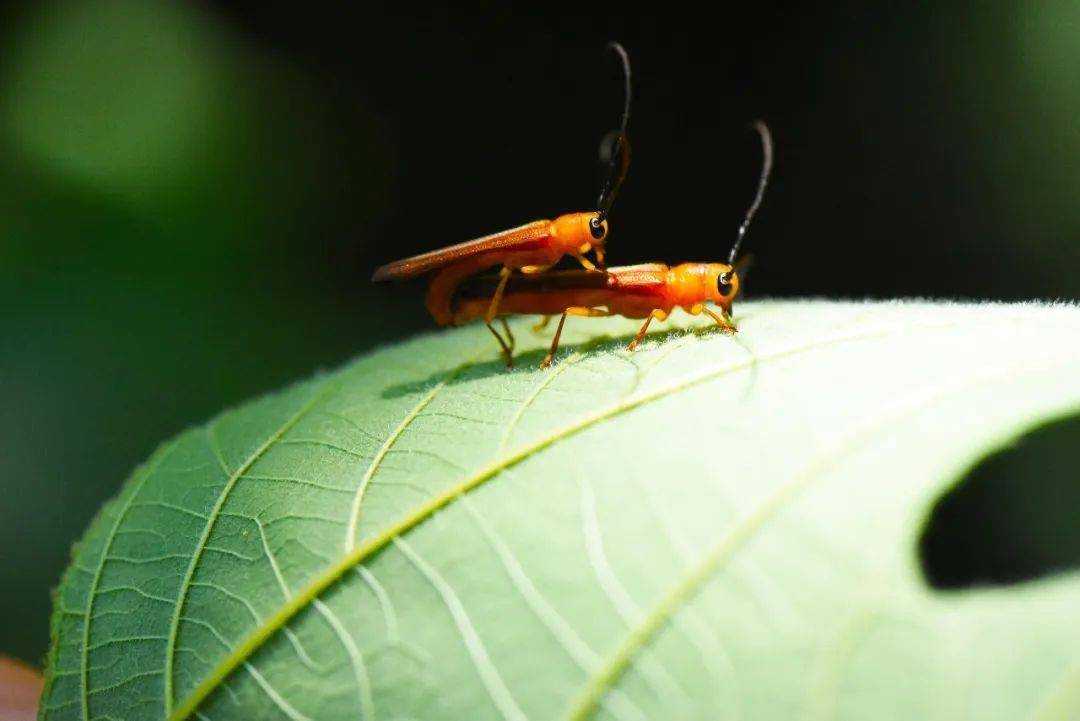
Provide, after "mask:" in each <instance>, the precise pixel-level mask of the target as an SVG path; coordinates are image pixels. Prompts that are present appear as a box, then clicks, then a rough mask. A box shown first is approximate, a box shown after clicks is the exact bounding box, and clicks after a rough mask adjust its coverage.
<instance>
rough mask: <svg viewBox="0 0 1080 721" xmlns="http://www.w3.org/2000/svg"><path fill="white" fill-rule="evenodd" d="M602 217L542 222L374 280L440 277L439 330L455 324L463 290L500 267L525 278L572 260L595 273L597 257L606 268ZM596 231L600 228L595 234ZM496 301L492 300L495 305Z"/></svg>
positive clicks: (433, 302)
mask: <svg viewBox="0 0 1080 721" xmlns="http://www.w3.org/2000/svg"><path fill="white" fill-rule="evenodd" d="M596 218H597V213H568V214H566V215H560V216H559V217H558V218H556V219H555V220H537V221H534V222H532V223H529V224H528V225H523V226H521V227H518V228H514V229H512V230H506V231H503V232H501V233H495V234H494V235H488V236H484V237H483V238H477V239H475V240H469V241H466V242H464V243H458V244H457V245H451V246H449V247H447V248H441V249H439V250H436V251H432V252H430V253H424V254H422V255H417V256H413V257H412V258H406V259H404V260H399V261H396V262H394V263H388V264H387V265H384V266H382V267H381V268H379V269H378V270H376V271H375V274H374V275H373V276H372V280H375V281H382V280H397V279H400V278H411V277H413V276H417V275H421V274H423V273H428V272H434V273H435V274H434V276H433V277H432V279H431V282H430V284H429V285H428V290H427V308H428V311H429V312H430V313H431V315H432V317H433V318H434V319H435V322H436V323H438V324H439V325H450V324H452V323H453V314H452V313H451V309H450V303H451V299H452V298H453V296H454V291H455V290H456V289H457V287H458V285H459V284H460V283H461V282H462V281H463V280H465V279H466V278H469V277H471V276H474V275H477V274H478V273H482V272H484V271H485V270H488V269H489V268H493V267H495V266H499V265H501V266H503V267H504V268H507V269H509V270H520V271H523V272H525V273H538V272H541V271H544V270H547V269H548V268H550V267H551V266H553V265H555V264H556V263H558V262H559V261H560V260H562V258H563V256H565V255H570V256H573V257H575V258H578V259H579V260H580V261H581V263H582V265H584V266H585V267H587V268H591V267H592V263H590V262H589V261H588V260H586V259H585V254H586V253H588V252H589V251H595V254H596V259H597V262H598V263H601V264H602V262H603V257H604V256H603V248H604V240H605V239H606V238H607V230H608V226H607V221H599V223H598V224H597V223H595V221H596ZM594 226H596V228H595V230H594ZM489 300H490V299H489Z"/></svg>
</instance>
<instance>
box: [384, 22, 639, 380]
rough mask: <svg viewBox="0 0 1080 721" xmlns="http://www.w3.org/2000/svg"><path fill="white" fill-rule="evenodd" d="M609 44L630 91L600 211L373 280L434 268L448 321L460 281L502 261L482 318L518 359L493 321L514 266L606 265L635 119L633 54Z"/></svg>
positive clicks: (431, 296) (544, 223)
mask: <svg viewBox="0 0 1080 721" xmlns="http://www.w3.org/2000/svg"><path fill="white" fill-rule="evenodd" d="M608 48H609V49H611V50H613V51H614V52H615V53H616V54H617V55H618V56H619V59H620V60H621V61H622V68H623V76H624V79H625V95H624V102H623V112H622V122H621V125H620V128H619V130H617V131H613V133H612V134H609V136H610V135H613V136H614V139H613V142H612V143H611V144H610V146H609V147H610V155H611V157H610V161H609V165H608V171H607V178H606V180H605V182H604V185H603V187H602V189H601V191H600V197H599V200H598V201H597V209H596V210H595V211H592V212H585V213H568V214H566V215H560V216H559V217H557V218H555V220H537V221H533V222H532V223H529V224H527V225H522V226H520V227H517V228H513V229H511V230H504V231H502V232H501V233H494V234H492V235H486V236H484V237H482V238H476V239H474V240H468V241H465V242H464V243H458V244H457V245H451V246H449V247H446V248H442V249H440V250H434V251H431V252H430V253H423V254H421V255H416V256H413V257H411V258H405V259H404V260H398V261H395V262H393V263H388V264H386V265H384V266H382V267H381V268H379V269H378V270H376V271H375V274H374V275H373V276H372V278H371V279H372V280H373V281H384V280H399V279H404V278H412V277H415V276H418V275H422V274H424V273H429V272H434V276H433V277H432V278H431V281H430V283H429V285H428V289H427V296H426V304H427V308H428V312H430V313H431V315H432V317H433V318H434V319H435V322H436V323H438V324H439V325H442V326H446V325H451V324H453V321H454V318H453V314H452V313H451V310H450V306H451V301H452V298H453V296H454V291H455V290H456V289H457V287H458V285H459V284H460V283H461V282H462V281H463V280H465V279H466V278H469V277H470V276H474V275H476V274H478V273H481V272H483V271H485V270H487V269H488V268H492V267H494V266H497V265H502V270H501V271H500V272H499V275H498V279H497V284H496V286H495V288H494V290H493V292H492V294H491V297H490V299H489V302H488V307H487V309H486V310H485V311H484V313H482V314H481V315H480V316H478V317H483V318H484V319H485V322H486V323H487V327H488V329H489V330H490V331H491V332H492V334H493V335H494V336H495V339H496V340H497V341H498V342H499V346H500V347H501V348H502V351H503V355H504V356H505V357H506V361H507V364H510V363H512V360H513V345H514V337H513V335H512V334H511V333H510V327H509V326H508V325H507V324H506V320H505V319H503V321H502V323H503V329H504V330H505V331H506V336H507V339H506V340H503V338H502V336H501V335H500V334H499V332H498V331H497V330H495V327H494V326H493V325H492V322H493V321H494V320H495V318H496V317H499V306H500V302H501V300H502V296H503V292H504V290H505V288H506V284H507V282H508V281H509V280H510V276H511V275H512V273H513V271H515V270H517V271H520V272H521V273H524V274H526V275H536V274H538V273H543V272H544V271H546V270H548V269H549V268H551V267H552V266H553V265H555V264H556V263H558V262H559V261H560V260H561V259H562V258H563V256H565V255H569V256H572V257H574V258H576V259H577V260H578V262H580V263H581V265H582V266H583V267H584V268H586V269H587V270H588V271H591V272H596V266H597V265H598V266H600V267H601V268H602V267H603V265H604V242H605V240H606V239H607V235H608V221H607V217H608V214H609V213H610V211H611V207H612V205H613V204H614V202H615V196H616V195H617V194H618V192H619V188H620V186H621V185H622V183H623V180H624V179H625V178H626V173H627V171H628V170H629V167H630V141H629V139H628V137H627V135H626V128H627V124H628V123H629V121H630V59H629V57H628V56H627V54H626V50H624V49H623V47H622V46H621V45H619V44H618V43H610V44H609V45H608ZM590 251H593V252H594V253H595V257H596V264H595V265H594V264H593V263H592V262H591V261H589V259H588V258H586V257H585V254H586V253H588V252H590Z"/></svg>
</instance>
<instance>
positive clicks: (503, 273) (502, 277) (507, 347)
mask: <svg viewBox="0 0 1080 721" xmlns="http://www.w3.org/2000/svg"><path fill="white" fill-rule="evenodd" d="M512 272H513V271H511V270H510V269H509V268H507V267H506V266H505V265H504V266H503V268H502V270H500V271H499V285H498V286H496V288H495V295H494V296H492V298H491V305H489V306H488V309H487V315H486V316H485V317H484V323H485V325H487V327H488V330H489V331H491V334H492V335H493V336H495V340H497V341H499V347H500V348H502V352H503V357H505V358H506V367H507V368H509V367H510V366H512V365H514V350H513V340H511V342H510V343H507V342H506V341H505V340H503V337H502V336H501V335H499V331H497V330H495V326H493V325H492V324H491V322H492V321H493V320H495V317H496V316H497V315H498V314H499V303H500V302H501V301H502V297H503V292H504V291H505V290H506V283H507V281H509V280H510V274H511V273H512ZM503 322H504V324H505V321H503ZM504 327H506V328H507V332H509V327H508V326H505V325H504Z"/></svg>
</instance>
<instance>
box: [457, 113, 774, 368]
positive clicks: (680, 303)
mask: <svg viewBox="0 0 1080 721" xmlns="http://www.w3.org/2000/svg"><path fill="white" fill-rule="evenodd" d="M754 128H755V129H756V130H757V131H758V133H759V134H760V136H761V143H762V148H763V153H764V161H763V163H762V171H761V178H760V180H759V181H758V188H757V195H756V196H755V197H754V202H753V204H752V205H751V206H750V209H749V211H747V214H746V217H745V219H744V220H743V223H742V225H741V226H739V233H738V236H737V238H736V241H735V244H734V246H732V248H731V253H730V255H729V257H728V262H727V263H683V264H681V265H676V266H673V267H669V266H667V265H664V264H661V263H646V264H643V265H629V266H625V267H620V268H608V269H607V270H606V271H604V272H603V273H596V272H591V273H590V272H587V271H581V270H569V271H557V272H554V273H547V274H545V275H543V276H537V277H530V276H523V277H515V278H513V279H512V280H511V281H510V282H509V283H506V282H502V281H501V280H499V279H496V278H475V279H472V280H470V281H468V282H466V283H464V284H463V285H462V286H461V288H460V292H459V293H458V296H457V298H456V299H455V303H454V307H453V309H452V311H453V314H452V321H453V324H454V325H460V324H462V323H467V322H469V321H471V320H475V319H476V318H480V317H483V316H484V314H485V312H486V311H487V309H488V308H489V307H490V303H491V299H492V297H493V295H494V294H495V293H501V294H502V297H501V302H500V304H499V312H500V313H501V314H503V315H509V314H534V313H539V314H543V315H545V316H549V317H550V316H553V315H561V316H562V317H561V318H560V319H559V326H558V328H557V329H556V330H555V337H554V338H553V339H552V341H551V349H550V351H549V352H548V355H547V357H546V358H544V360H543V362H542V363H541V364H540V367H541V368H546V367H547V366H549V365H550V364H551V360H552V358H554V357H555V352H556V351H557V350H558V348H559V337H560V336H561V335H562V330H563V325H564V324H565V323H566V316H568V315H579V316H588V317H596V316H610V315H621V316H624V317H626V318H644V319H645V323H644V324H643V325H642V326H641V329H640V330H639V331H638V333H637V336H636V337H635V338H634V340H633V341H632V342H631V343H630V346H629V350H633V349H634V348H636V347H637V345H638V343H640V342H641V339H642V338H644V337H645V333H646V332H647V331H648V329H649V324H650V323H651V322H652V321H653V319H656V320H660V321H662V320H665V319H666V318H667V317H668V315H670V314H671V312H672V311H673V310H674V309H675V308H682V309H683V310H684V311H686V312H687V313H690V314H691V315H700V314H701V313H705V314H706V315H708V316H709V317H711V318H712V319H713V320H714V321H716V325H717V326H719V327H720V329H721V330H722V331H724V332H726V333H734V332H735V330H736V328H735V326H734V324H733V323H732V322H731V305H732V302H733V301H734V300H735V297H736V296H737V295H738V294H739V273H738V264H737V263H736V262H735V256H736V254H737V253H738V250H739V245H740V244H741V243H742V239H743V236H745V234H746V229H747V228H748V227H749V225H750V220H751V219H752V218H753V217H754V213H755V212H757V209H758V206H759V205H760V204H761V199H762V197H763V195H764V193H765V187H766V185H767V184H768V180H769V173H770V172H771V169H772V139H771V137H770V135H769V129H768V128H767V127H766V126H765V124H764V123H761V122H757V123H755V124H754ZM710 302H711V303H715V304H716V305H717V306H718V307H719V309H720V312H719V313H717V312H716V311H714V310H712V309H711V308H709V307H708V306H706V303H710ZM546 322H547V319H545V321H544V323H545V324H546Z"/></svg>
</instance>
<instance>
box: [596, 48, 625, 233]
mask: <svg viewBox="0 0 1080 721" xmlns="http://www.w3.org/2000/svg"><path fill="white" fill-rule="evenodd" d="M605 50H613V51H614V52H615V54H616V55H618V56H619V59H620V60H621V61H622V66H623V76H624V78H625V81H626V88H625V91H624V100H623V112H622V123H621V124H620V126H619V129H618V131H612V132H613V133H616V135H615V142H614V144H613V145H612V147H611V159H610V161H609V163H610V164H609V165H608V172H607V179H606V180H605V181H604V186H603V188H602V189H601V190H600V198H599V200H597V201H596V206H597V215H598V216H599V218H598V222H599V221H602V220H604V218H605V217H607V214H608V211H610V210H611V206H612V205H613V204H614V203H615V196H616V195H618V193H619V187H620V186H621V185H622V183H623V180H625V179H626V172H627V171H628V170H629V169H630V139H629V138H628V137H627V136H626V127H627V125H629V124H630V95H631V89H630V56H629V55H627V54H626V49H625V48H623V46H622V45H620V44H619V43H616V42H611V43H608V44H607V47H606V48H605ZM601 145H606V143H602V144H601Z"/></svg>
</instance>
